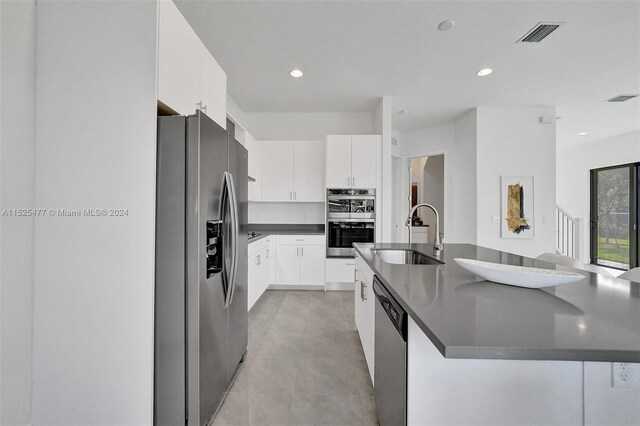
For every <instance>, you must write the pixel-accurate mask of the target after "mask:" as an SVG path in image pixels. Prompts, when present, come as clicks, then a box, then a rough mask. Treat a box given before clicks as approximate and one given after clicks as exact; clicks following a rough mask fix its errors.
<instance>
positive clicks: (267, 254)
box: [265, 249, 269, 259]
mask: <svg viewBox="0 0 640 426" xmlns="http://www.w3.org/2000/svg"><path fill="white" fill-rule="evenodd" d="M265 257H266V258H267V259H268V258H269V249H267V253H266V256H265Z"/></svg>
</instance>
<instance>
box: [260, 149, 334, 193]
mask: <svg viewBox="0 0 640 426" xmlns="http://www.w3.org/2000/svg"><path fill="white" fill-rule="evenodd" d="M261 143H262V201H299V202H311V201H312V202H324V155H325V147H324V141H262V142H261ZM249 157H251V154H249ZM253 177H255V176H253ZM257 179H258V178H257V177H256V180H257ZM250 199H251V198H250ZM254 201H255V200H254Z"/></svg>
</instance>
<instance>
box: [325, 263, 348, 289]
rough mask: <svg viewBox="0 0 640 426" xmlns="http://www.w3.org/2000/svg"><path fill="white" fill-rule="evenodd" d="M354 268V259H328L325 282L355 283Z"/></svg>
mask: <svg viewBox="0 0 640 426" xmlns="http://www.w3.org/2000/svg"><path fill="white" fill-rule="evenodd" d="M354 268H355V261H354V260H353V259H326V261H325V280H326V282H328V283H353V279H354V278H353V277H354Z"/></svg>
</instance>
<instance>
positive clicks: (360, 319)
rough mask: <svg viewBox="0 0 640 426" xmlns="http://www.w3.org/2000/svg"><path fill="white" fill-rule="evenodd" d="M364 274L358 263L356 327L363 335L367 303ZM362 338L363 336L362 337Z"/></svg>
mask: <svg viewBox="0 0 640 426" xmlns="http://www.w3.org/2000/svg"><path fill="white" fill-rule="evenodd" d="M363 280H364V275H363V273H362V271H361V270H360V267H359V266H357V265H356V285H355V295H354V299H355V316H356V318H355V321H356V329H357V330H358V333H359V334H360V335H361V336H362V333H363V332H365V324H364V321H365V320H364V318H365V313H364V311H365V304H364V300H363V296H364V287H363ZM360 340H362V337H360Z"/></svg>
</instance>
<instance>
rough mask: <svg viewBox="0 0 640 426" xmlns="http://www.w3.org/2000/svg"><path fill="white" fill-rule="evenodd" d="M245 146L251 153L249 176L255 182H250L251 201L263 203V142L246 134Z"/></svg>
mask: <svg viewBox="0 0 640 426" xmlns="http://www.w3.org/2000/svg"><path fill="white" fill-rule="evenodd" d="M244 143H245V146H246V148H247V151H248V152H249V165H248V166H249V176H251V177H252V178H254V179H255V180H256V181H255V182H249V201H262V142H260V141H257V140H255V139H254V138H253V136H251V134H249V133H248V132H246V133H245V141H244Z"/></svg>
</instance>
